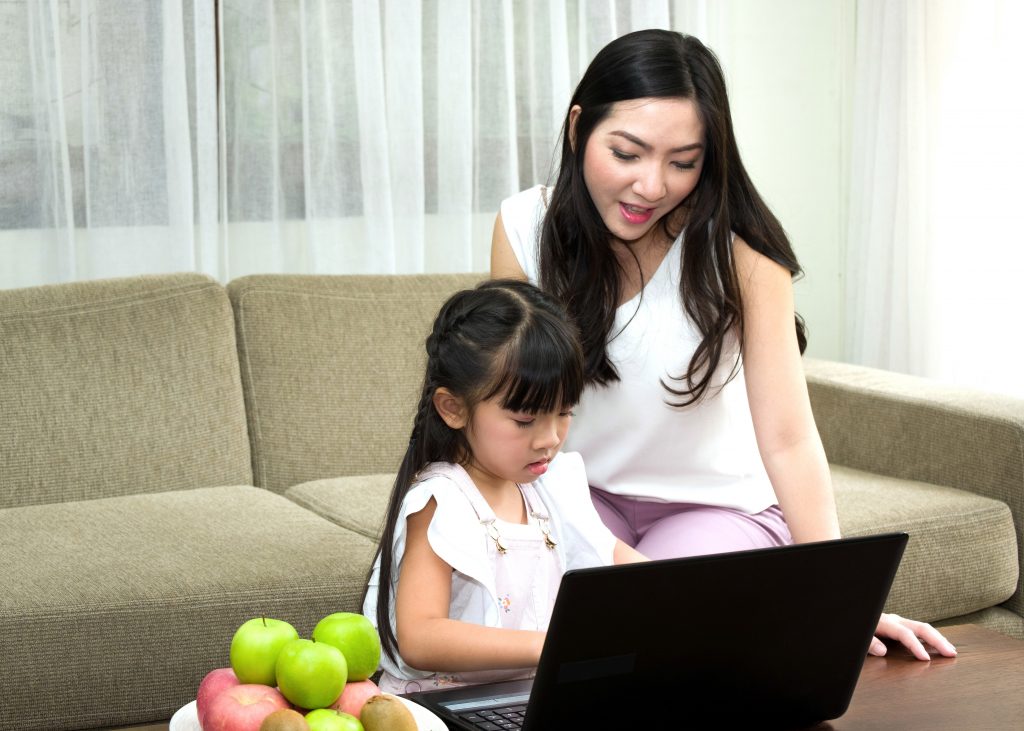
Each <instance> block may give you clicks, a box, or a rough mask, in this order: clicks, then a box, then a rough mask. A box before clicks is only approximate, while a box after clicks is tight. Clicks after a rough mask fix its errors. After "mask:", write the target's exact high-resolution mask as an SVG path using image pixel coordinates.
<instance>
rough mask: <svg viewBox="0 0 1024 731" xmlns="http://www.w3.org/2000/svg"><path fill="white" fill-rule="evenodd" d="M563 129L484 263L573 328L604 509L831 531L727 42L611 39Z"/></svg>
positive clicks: (701, 535)
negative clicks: (749, 165) (729, 77)
mask: <svg viewBox="0 0 1024 731" xmlns="http://www.w3.org/2000/svg"><path fill="white" fill-rule="evenodd" d="M561 147H562V149H561V162H560V165H559V169H558V177H557V180H556V182H555V184H554V186H552V187H550V188H549V187H545V186H536V187H534V188H531V189H529V190H526V191H523V192H521V193H519V194H517V195H515V196H512V197H511V198H508V199H507V200H505V201H504V202H503V203H502V206H501V213H500V215H499V216H498V219H497V221H496V224H495V227H494V239H493V247H492V254H491V273H492V275H493V276H495V277H521V278H524V279H528V280H529V281H531V282H534V283H536V284H538V285H540V286H541V287H542V288H543V290H544V291H545V292H548V293H550V294H551V295H552V296H553V297H554V298H555V299H556V300H557V301H558V302H561V303H564V305H565V307H566V310H567V311H568V313H569V315H570V316H571V317H572V318H573V320H574V321H575V322H576V323H577V325H578V326H579V328H580V331H581V334H582V337H583V342H582V347H583V354H584V360H585V363H586V368H585V376H584V378H585V382H586V388H585V390H584V392H583V394H582V396H581V399H582V400H581V402H580V408H579V413H580V416H579V424H578V426H577V428H576V429H575V430H574V432H573V437H572V440H571V442H570V444H569V447H570V448H571V449H573V450H578V451H579V453H580V454H581V455H582V457H583V459H584V460H586V463H587V470H588V475H589V477H590V479H591V485H592V490H591V495H592V498H593V501H594V504H595V505H596V507H597V510H598V512H599V513H600V515H601V517H602V519H603V520H604V522H605V523H606V524H607V525H608V526H609V528H611V529H612V532H613V533H615V535H617V536H619V537H620V538H622V539H623V540H625V541H626V542H627V543H629V544H630V545H632V546H634V547H635V548H637V549H638V550H639V551H641V552H642V553H644V554H645V555H647V556H650V557H651V558H668V557H672V556H687V555H694V554H700V553H720V552H724V551H735V550H741V549H752V548H764V547H768V546H777V545H782V544H786V543H791V542H793V541H797V542H808V541H818V540H827V539H832V538H838V537H839V535H840V534H839V521H838V518H837V516H836V507H835V501H834V499H833V495H832V484H831V478H830V474H829V468H828V462H827V460H826V458H825V451H824V449H823V448H822V444H821V439H820V437H819V436H818V432H817V429H816V427H815V425H814V418H813V415H812V413H811V408H810V400H809V398H808V394H807V384H806V381H805V379H804V375H803V367H802V364H801V361H800V354H801V352H802V351H803V348H804V344H805V337H804V328H803V323H802V322H801V320H800V319H799V318H798V317H796V316H795V312H794V307H793V286H792V279H793V276H795V275H797V274H799V273H800V267H799V264H798V263H797V260H796V256H795V255H794V253H793V250H792V247H791V246H790V243H789V240H788V239H787V237H786V234H785V231H784V230H783V228H782V226H781V225H780V223H779V221H778V220H777V219H776V218H775V216H774V215H773V214H772V212H771V211H770V210H769V209H768V206H767V205H766V204H765V202H764V200H763V199H762V198H761V196H760V195H759V194H758V192H757V189H756V188H755V187H754V184H753V183H752V182H751V180H750V178H749V176H748V175H747V172H746V170H745V169H744V166H743V162H742V160H741V159H740V153H739V148H738V145H737V142H736V139H735V137H734V135H733V126H732V119H731V116H730V112H729V98H728V95H727V93H726V87H725V79H724V76H723V74H722V69H721V68H720V66H719V64H718V61H717V59H716V58H715V56H714V54H713V53H712V52H711V51H710V50H709V49H708V48H707V47H706V46H704V45H703V44H702V43H701V42H700V41H699V40H697V39H696V38H693V37H692V36H684V35H681V34H679V33H673V32H670V31H665V30H644V31H637V32H635V33H630V34H627V35H625V36H622V37H621V38H617V39H616V40H614V41H612V42H611V43H609V44H608V45H607V46H605V47H604V48H603V49H602V50H601V51H600V52H599V53H598V54H597V56H595V57H594V60H593V61H592V62H591V64H590V66H589V67H588V68H587V70H586V72H585V73H584V75H583V78H582V79H581V80H580V82H579V85H578V86H577V88H576V91H575V93H574V94H573V96H572V99H571V100H570V101H569V105H568V109H567V112H566V116H565V124H564V133H563V139H562V146H561ZM878 635H879V636H882V637H891V638H898V639H899V640H900V641H901V642H903V643H904V644H905V645H907V647H909V648H910V649H911V650H912V651H913V653H914V654H915V655H916V656H917V657H918V658H920V659H922V660H927V659H928V657H929V655H928V653H927V652H926V651H925V649H924V647H923V646H922V642H921V640H923V641H925V642H928V643H929V644H931V645H933V646H935V647H936V648H938V650H939V651H940V652H941V653H942V654H944V655H952V654H955V650H954V648H953V647H952V645H950V644H949V642H947V641H946V640H945V639H944V638H943V637H942V635H941V634H939V632H938V631H937V630H935V629H934V628H932V627H931V626H929V625H927V624H924V623H921V622H913V621H910V620H904V619H902V618H900V617H897V616H895V615H891V614H886V615H883V616H882V618H881V620H880V622H879V625H878ZM872 652H874V653H876V654H883V653H884V652H885V645H884V644H883V643H882V642H881V641H880V640H878V639H876V640H875V642H874V643H873V644H872Z"/></svg>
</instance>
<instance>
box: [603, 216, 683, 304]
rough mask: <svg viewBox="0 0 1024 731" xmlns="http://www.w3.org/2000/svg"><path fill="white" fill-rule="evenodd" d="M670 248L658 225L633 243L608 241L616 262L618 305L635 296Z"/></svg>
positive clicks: (649, 279)
mask: <svg viewBox="0 0 1024 731" xmlns="http://www.w3.org/2000/svg"><path fill="white" fill-rule="evenodd" d="M671 248H672V239H670V238H669V237H668V235H667V234H666V233H665V231H664V229H663V228H662V227H661V226H657V225H656V226H654V227H653V228H652V229H651V230H650V231H649V232H647V234H646V235H645V236H644V237H643V238H640V239H637V240H636V241H629V242H625V241H619V240H617V239H616V240H614V241H613V242H612V252H613V253H614V254H615V257H616V259H617V260H618V262H619V301H618V303H617V304H619V305H622V304H623V303H625V302H629V301H630V300H631V299H633V298H634V297H636V295H637V293H638V292H639V291H640V290H641V289H643V288H644V285H646V284H647V282H649V281H651V277H653V276H654V273H655V272H656V271H658V267H660V266H661V262H662V261H663V260H664V259H665V255H666V254H667V253H668V251H669V249H671Z"/></svg>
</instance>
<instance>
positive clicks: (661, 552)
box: [590, 487, 793, 558]
mask: <svg viewBox="0 0 1024 731" xmlns="http://www.w3.org/2000/svg"><path fill="white" fill-rule="evenodd" d="M590 498H591V500H592V501H593V502H594V507H595V508H597V514H598V515H600V516H601V520H602V521H604V524H605V525H606V526H608V528H609V529H610V530H611V532H612V533H614V534H615V536H616V537H617V538H619V539H621V540H622V542H623V543H626V544H628V545H630V546H632V547H633V548H635V549H636V550H638V551H639V552H640V553H642V554H644V555H645V556H647V557H648V558H675V557H679V556H699V555H702V554H706V553H728V552H729V551H744V550H747V549H751V548H769V547H772V546H784V545H786V544H787V543H792V542H793V537H792V536H791V535H790V534H789V528H788V527H787V526H786V521H785V519H784V518H783V517H782V510H780V509H779V506H778V505H773V506H771V507H770V508H768V509H767V510H762V511H761V512H760V513H755V514H753V515H750V514H748V513H744V512H742V511H740V510H733V509H731V508H720V507H716V506H712V505H695V504H693V503H660V502H649V501H646V500H637V499H636V498H632V497H627V496H624V495H613V494H612V493H609V492H605V491H604V490H599V489H597V488H596V487H592V488H590Z"/></svg>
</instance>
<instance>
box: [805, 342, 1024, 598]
mask: <svg viewBox="0 0 1024 731" xmlns="http://www.w3.org/2000/svg"><path fill="white" fill-rule="evenodd" d="M804 370H805V373H806V375H807V387H808V390H809V391H810V396H811V407H812V409H813V411H814V418H815V421H816V422H817V425H818V431H819V432H820V433H821V438H822V442H823V443H824V445H825V452H826V454H827V455H828V459H829V462H831V463H833V464H840V465H845V466H847V467H853V468H856V469H860V470H865V471H868V472H873V473H876V474H882V475H888V476H891V477H899V478H903V479H907V480H917V481H921V482H928V483H932V484H935V485H947V486H950V487H955V488H958V489H960V490H967V491H969V492H972V493H975V494H977V495H983V496H985V497H989V498H994V499H996V500H1000V501H1002V502H1004V503H1006V504H1007V505H1008V506H1009V508H1010V512H1011V513H1012V514H1013V523H1014V530H1015V532H1016V535H1017V559H1018V565H1020V564H1021V563H1024V536H1022V530H1024V400H1022V399H1017V398H1013V397H1010V396H1002V395H998V394H993V393H986V392H984V391H978V390H974V389H968V388H962V387H958V386H951V385H948V384H942V383H939V382H937V381H932V380H928V379H925V378H920V377H916V376H908V375H903V374H899V373H893V372H889V371H883V370H878V369H875V368H867V367H864V366H857V365H850V364H846V363H838V362H834V361H825V360H814V359H810V358H808V359H805V361H804ZM1004 606H1006V607H1007V608H1008V609H1011V610H1013V611H1014V612H1016V613H1017V614H1020V615H1024V592H1022V585H1021V583H1020V582H1018V584H1017V589H1016V591H1015V592H1014V594H1013V596H1012V597H1011V598H1010V599H1009V600H1008V601H1007V602H1006V603H1005V605H1004Z"/></svg>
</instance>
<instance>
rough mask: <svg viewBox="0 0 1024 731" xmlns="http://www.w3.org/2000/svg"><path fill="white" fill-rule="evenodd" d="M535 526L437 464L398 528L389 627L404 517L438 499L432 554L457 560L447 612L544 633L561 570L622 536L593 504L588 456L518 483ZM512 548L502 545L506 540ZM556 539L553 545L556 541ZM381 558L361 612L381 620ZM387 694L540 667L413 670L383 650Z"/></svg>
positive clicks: (606, 559) (610, 547)
mask: <svg viewBox="0 0 1024 731" xmlns="http://www.w3.org/2000/svg"><path fill="white" fill-rule="evenodd" d="M520 489H521V490H522V493H523V497H524V500H525V503H526V506H527V513H528V521H529V522H528V523H527V524H525V525H522V524H513V523H507V522H505V521H502V520H498V519H496V518H495V516H494V513H493V511H491V509H490V507H489V506H488V505H487V502H486V501H485V500H484V499H483V497H482V496H481V495H480V493H479V491H478V490H477V489H476V486H475V485H474V484H473V481H472V479H470V477H469V475H468V474H467V473H466V471H465V470H464V469H463V468H462V467H460V466H459V465H455V464H449V463H440V462H438V463H433V464H431V465H429V466H428V467H427V468H426V469H424V470H423V471H422V472H421V473H420V475H419V476H418V480H417V482H416V484H415V485H414V486H413V487H412V488H410V490H409V492H408V493H406V496H405V499H404V500H403V503H402V510H401V514H400V516H399V519H398V523H397V524H396V526H395V536H394V545H393V551H394V554H393V555H394V568H393V570H392V588H391V607H390V613H391V624H392V627H394V624H395V604H394V598H395V593H396V591H397V585H398V574H399V571H398V567H399V566H400V565H401V561H402V556H403V554H404V551H405V538H406V519H407V518H408V516H410V515H412V514H414V513H417V512H419V511H420V510H422V509H423V508H424V507H425V506H426V504H427V502H428V501H429V500H430V498H432V497H433V498H434V500H435V501H436V503H437V509H436V510H435V512H434V517H433V519H432V520H431V522H430V526H429V527H428V529H427V540H428V542H429V543H430V547H431V548H432V549H433V550H434V552H435V553H436V554H437V555H438V556H439V557H440V558H441V560H443V561H444V562H445V563H447V564H449V565H450V566H451V567H452V569H453V570H454V571H453V573H452V593H451V602H450V606H449V610H448V616H449V617H451V618H452V619H458V620H460V621H463V622H472V623H474V624H481V625H485V626H488V627H504V628H507V629H528V630H546V629H547V626H548V621H549V619H550V617H551V609H552V607H553V606H554V601H555V595H556V593H557V591H558V584H559V581H560V580H561V576H562V573H563V572H565V571H567V570H569V569H575V568H586V567H590V566H604V565H608V564H610V563H612V553H613V551H614V548H615V537H614V536H613V535H612V534H611V532H610V531H609V530H608V529H607V528H606V527H605V526H604V524H603V523H602V522H601V519H600V518H599V517H598V515H597V512H596V511H595V510H594V506H593V503H591V501H590V493H589V488H588V484H587V476H586V472H585V471H584V468H583V460H582V459H581V458H580V456H579V455H578V454H575V453H564V454H559V455H557V456H556V457H555V458H554V459H553V460H552V461H551V463H550V465H549V466H548V471H547V473H545V474H544V475H543V476H542V477H540V478H538V479H537V480H536V481H534V482H533V483H529V484H523V485H520ZM499 542H500V544H501V546H502V547H504V548H505V549H506V550H505V551H504V552H502V551H500V550H499V547H498V543H499ZM551 543H553V544H554V545H553V546H552V545H550V544H551ZM379 580H380V557H379V556H378V558H377V561H376V562H375V563H374V566H373V572H372V574H371V576H370V580H369V586H368V590H367V594H366V601H365V603H364V604H363V613H364V614H365V615H366V616H367V617H368V618H369V619H370V620H371V621H372V622H374V624H375V625H376V616H377V614H376V610H377V593H378V586H379ZM381 667H382V668H383V670H384V673H383V675H382V676H381V679H380V681H379V683H378V684H379V685H380V687H381V690H383V691H385V692H388V693H406V692H412V691H416V690H430V689H433V688H438V687H444V686H452V685H462V684H468V683H483V682H491V681H495V680H510V679H513V678H522V677H529V676H531V675H532V674H533V671H534V668H521V669H516V670H499V671H481V672H466V673H437V672H431V671H429V670H419V669H416V668H413V667H410V666H409V665H408V664H407V663H405V662H404V660H402V658H401V657H400V656H399V658H398V661H397V662H393V661H392V660H391V659H390V658H388V657H387V656H386V655H382V656H381Z"/></svg>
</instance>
